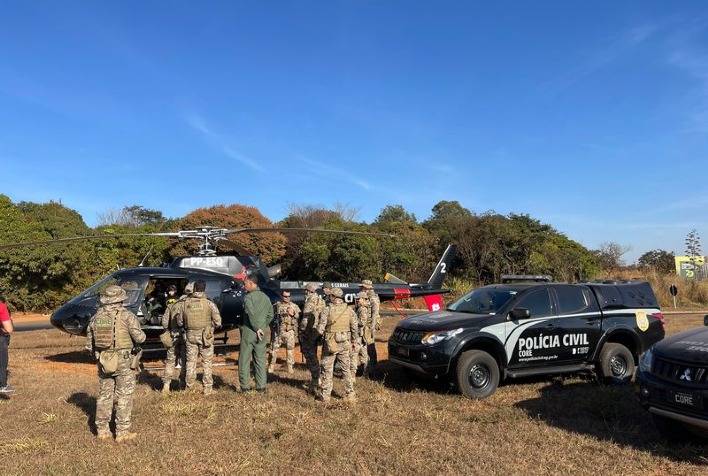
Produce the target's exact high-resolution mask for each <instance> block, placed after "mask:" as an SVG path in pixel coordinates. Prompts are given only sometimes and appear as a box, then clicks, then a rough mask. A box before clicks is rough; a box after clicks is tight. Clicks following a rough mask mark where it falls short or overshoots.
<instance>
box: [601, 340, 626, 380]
mask: <svg viewBox="0 0 708 476" xmlns="http://www.w3.org/2000/svg"><path fill="white" fill-rule="evenodd" d="M597 371H598V374H599V377H600V382H601V383H605V384H615V385H626V384H628V383H629V382H630V381H631V380H632V376H633V375H634V356H633V355H632V353H631V352H630V351H629V349H628V348H626V347H625V346H623V345H622V344H618V343H616V342H608V343H607V344H605V345H604V346H602V351H600V361H599V362H598V364H597Z"/></svg>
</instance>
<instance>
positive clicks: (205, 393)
mask: <svg viewBox="0 0 708 476" xmlns="http://www.w3.org/2000/svg"><path fill="white" fill-rule="evenodd" d="M212 393H214V389H213V388H211V387H204V395H211V394H212Z"/></svg>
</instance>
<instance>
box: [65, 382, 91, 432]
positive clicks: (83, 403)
mask: <svg viewBox="0 0 708 476" xmlns="http://www.w3.org/2000/svg"><path fill="white" fill-rule="evenodd" d="M67 402H69V403H71V404H72V405H76V406H77V407H79V408H80V409H81V411H83V412H84V414H85V415H86V417H87V419H86V426H88V428H89V431H91V433H93V434H96V425H95V424H94V420H95V419H96V397H93V396H91V395H89V394H87V393H86V392H76V393H74V394H72V395H71V396H70V397H69V398H68V399H67Z"/></svg>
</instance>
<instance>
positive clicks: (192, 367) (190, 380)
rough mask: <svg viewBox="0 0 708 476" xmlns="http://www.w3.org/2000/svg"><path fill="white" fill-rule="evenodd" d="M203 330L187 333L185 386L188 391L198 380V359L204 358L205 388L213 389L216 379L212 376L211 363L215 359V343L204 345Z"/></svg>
mask: <svg viewBox="0 0 708 476" xmlns="http://www.w3.org/2000/svg"><path fill="white" fill-rule="evenodd" d="M202 332H203V331H202V330H193V331H187V338H186V341H185V344H186V347H187V352H186V353H187V374H186V378H185V386H186V388H187V390H189V389H191V388H192V386H193V385H194V382H195V381H196V380H197V359H198V358H199V356H200V355H201V357H202V370H203V374H202V384H203V385H204V388H205V389H206V388H212V386H213V385H214V378H213V377H212V374H211V361H212V359H213V358H214V342H213V340H212V342H207V343H206V344H207V345H204V344H205V342H204V338H203V336H202Z"/></svg>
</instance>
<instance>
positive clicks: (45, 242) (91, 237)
mask: <svg viewBox="0 0 708 476" xmlns="http://www.w3.org/2000/svg"><path fill="white" fill-rule="evenodd" d="M129 236H167V237H170V236H171V237H175V238H183V237H182V236H180V233H179V232H166V233H120V234H117V235H89V236H74V237H71V238H57V239H55V240H42V241H25V242H22V243H10V244H8V245H0V250H5V249H10V248H20V247H22V246H35V245H53V244H59V243H70V242H72V241H81V240H98V239H105V238H124V237H129ZM184 238H191V237H189V236H186V237H184ZM194 238H198V237H196V236H195V237H194Z"/></svg>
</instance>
